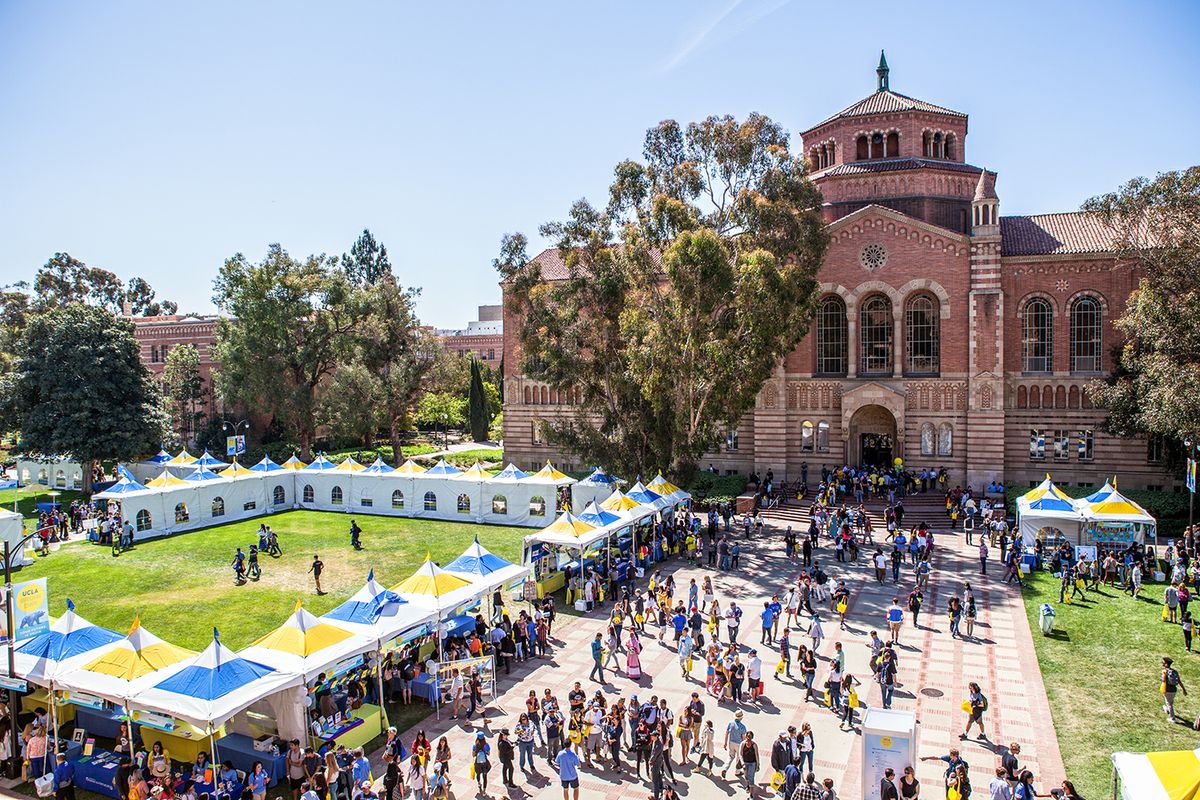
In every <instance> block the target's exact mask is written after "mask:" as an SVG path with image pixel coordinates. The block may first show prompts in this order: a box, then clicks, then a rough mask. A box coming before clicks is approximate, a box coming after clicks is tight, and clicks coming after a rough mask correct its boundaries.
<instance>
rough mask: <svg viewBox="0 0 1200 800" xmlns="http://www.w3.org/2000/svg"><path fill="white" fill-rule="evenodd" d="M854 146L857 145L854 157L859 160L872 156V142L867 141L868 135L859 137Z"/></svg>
mask: <svg viewBox="0 0 1200 800" xmlns="http://www.w3.org/2000/svg"><path fill="white" fill-rule="evenodd" d="M854 146H855V153H854V157H855V158H856V159H857V160H859V161H866V160H867V159H868V158H870V157H871V156H870V144H869V143H868V141H867V137H866V135H863V136H860V137H858V139H857V140H856V141H855V143H854Z"/></svg>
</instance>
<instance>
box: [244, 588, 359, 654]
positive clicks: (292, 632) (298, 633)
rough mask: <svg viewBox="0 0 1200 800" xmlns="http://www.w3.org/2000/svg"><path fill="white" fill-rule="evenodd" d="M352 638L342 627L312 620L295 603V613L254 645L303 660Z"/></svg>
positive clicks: (309, 614) (308, 614)
mask: <svg viewBox="0 0 1200 800" xmlns="http://www.w3.org/2000/svg"><path fill="white" fill-rule="evenodd" d="M352 635H353V634H352V633H350V631H348V630H346V629H345V628H340V627H338V626H337V625H332V624H330V623H328V622H324V621H323V620H320V619H318V618H317V617H314V616H313V615H312V614H311V613H309V612H308V611H306V610H305V609H304V608H303V607H302V606H301V605H300V603H299V602H297V603H296V610H295V611H294V612H293V613H292V615H291V616H290V617H288V620H287V622H285V623H283V624H282V625H280V626H279V627H278V628H276V629H275V630H273V631H271V632H270V633H268V634H267V635H266V636H264V637H262V638H261V639H259V640H258V641H256V642H255V643H254V646H255V647H265V648H267V649H268V650H278V651H279V652H281V653H289V654H291V655H294V656H300V657H302V658H305V657H308V656H310V655H312V654H313V653H316V652H318V651H320V650H324V649H325V648H326V647H329V646H330V645H334V644H337V643H338V642H340V641H343V640H345V639H349V638H350V637H351V636H352Z"/></svg>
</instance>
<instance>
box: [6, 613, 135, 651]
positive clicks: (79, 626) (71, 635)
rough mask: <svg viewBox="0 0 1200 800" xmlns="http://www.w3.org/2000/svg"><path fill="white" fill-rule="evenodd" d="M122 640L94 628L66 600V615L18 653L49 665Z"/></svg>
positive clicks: (117, 636)
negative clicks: (46, 662) (43, 660)
mask: <svg viewBox="0 0 1200 800" xmlns="http://www.w3.org/2000/svg"><path fill="white" fill-rule="evenodd" d="M124 638H125V637H124V636H122V635H121V634H119V633H117V632H116V631H110V630H109V629H108V628H101V627H99V626H97V625H93V624H92V623H90V622H88V621H87V620H86V619H84V618H83V617H81V616H79V615H77V614H76V613H75V604H74V603H72V602H71V601H70V600H67V613H65V614H63V615H62V616H61V617H59V618H58V619H57V620H56V621H55V622H54V624H53V625H52V626H51V627H50V630H49V631H47V632H46V633H41V634H38V635H37V636H34V637H33V638H32V639H30V640H29V641H27V642H24V643H22V644H21V645H20V646H18V647H17V652H18V653H21V654H23V655H27V656H30V657H32V658H38V659H45V660H46V661H50V662H59V661H64V660H66V659H68V658H71V657H72V656H77V655H79V654H81V653H87V652H89V651H91V650H95V649H96V648H98V647H103V646H105V645H107V644H112V643H113V642H115V641H118V640H120V639H124Z"/></svg>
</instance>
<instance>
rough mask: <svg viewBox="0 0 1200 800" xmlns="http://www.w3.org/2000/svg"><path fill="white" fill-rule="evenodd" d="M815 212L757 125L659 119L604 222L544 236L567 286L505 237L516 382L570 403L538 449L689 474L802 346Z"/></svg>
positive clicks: (576, 223) (759, 120)
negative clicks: (556, 392) (550, 446)
mask: <svg viewBox="0 0 1200 800" xmlns="http://www.w3.org/2000/svg"><path fill="white" fill-rule="evenodd" d="M820 207H821V196H820V193H819V192H818V191H817V189H816V187H815V186H814V185H813V184H812V182H811V181H810V180H809V179H808V176H807V174H806V170H805V165H804V161H803V159H802V158H800V157H798V156H795V155H793V154H792V153H791V151H790V150H789V149H788V137H787V134H786V133H785V132H784V131H783V129H782V128H780V127H779V126H778V125H776V124H775V123H774V122H772V121H771V120H770V119H768V118H767V117H764V116H761V115H758V114H752V115H751V116H750V117H749V118H747V119H746V120H745V121H743V122H739V121H737V120H735V119H733V118H732V117H709V118H708V119H705V120H703V121H701V122H697V123H692V124H690V125H688V126H686V127H683V126H681V125H679V124H678V123H677V122H675V121H673V120H668V121H666V122H662V123H660V124H659V125H657V126H656V127H654V128H652V129H650V131H648V132H647V134H646V138H645V143H644V147H643V159H642V161H640V162H637V161H632V160H630V161H624V162H622V163H620V164H618V165H617V167H616V170H615V177H614V180H613V183H612V186H611V188H610V190H609V202H608V205H607V207H606V208H603V209H601V208H596V207H594V206H592V205H591V204H589V203H588V202H587V201H585V200H581V201H578V202H576V203H575V204H574V206H572V208H571V210H570V212H569V214H568V216H567V218H566V219H565V220H564V221H561V222H552V223H549V224H547V225H544V226H542V229H541V233H542V234H543V236H546V237H547V238H549V239H550V240H552V241H554V242H555V243H556V244H557V246H558V248H559V252H560V253H561V255H562V257H563V259H564V261H565V263H566V266H567V270H568V277H567V279H566V280H562V281H555V282H545V281H543V280H542V276H541V274H540V270H539V269H538V267H537V265H536V262H530V261H529V259H528V257H527V254H526V240H525V237H524V236H522V235H520V234H516V235H510V236H506V237H505V239H504V241H503V242H502V244H501V252H500V256H499V257H498V258H497V259H496V260H495V262H494V264H495V267H496V269H497V270H498V271H499V273H500V275H501V277H502V279H503V280H504V281H505V282H506V283H507V292H506V294H507V297H508V303H509V306H510V308H509V310H510V311H511V312H513V313H514V314H515V315H516V316H517V317H518V318H520V319H523V320H524V324H523V325H522V328H521V331H520V334H519V335H520V344H521V349H522V352H523V354H524V358H523V363H522V365H521V369H522V371H523V372H524V374H525V375H526V376H528V377H531V378H533V379H535V380H540V381H545V382H547V383H549V384H550V385H552V386H554V387H556V388H558V389H569V388H573V387H578V388H579V389H580V390H581V392H582V397H583V402H582V404H581V405H580V406H578V407H577V413H576V414H575V415H574V417H573V418H571V419H569V420H567V421H565V422H557V423H551V424H550V425H549V426H548V429H547V435H548V437H549V438H550V439H551V440H552V441H554V442H556V443H558V444H560V445H563V446H565V447H567V448H568V449H570V450H572V451H573V452H575V453H577V454H579V455H580V456H581V457H582V458H583V459H584V460H585V461H586V462H588V463H595V464H601V465H604V466H606V467H608V468H611V469H617V470H620V471H622V472H623V474H638V473H642V474H646V473H652V472H653V471H654V470H656V469H669V470H672V471H673V472H675V473H677V474H679V473H686V472H689V471H691V470H692V469H694V465H695V463H696V461H697V459H698V458H699V457H700V456H701V455H702V454H703V453H704V452H706V451H707V450H710V449H711V448H712V447H714V446H715V445H716V444H717V442H718V441H719V440H720V436H721V435H722V433H723V431H724V430H725V429H726V427H727V426H729V425H732V424H735V423H736V422H737V421H738V420H739V419H740V418H741V417H742V416H743V415H744V414H745V413H747V412H748V411H750V410H751V409H752V408H753V406H754V402H755V398H756V396H757V393H758V391H759V389H760V388H761V386H762V384H763V382H764V381H765V380H766V379H767V378H768V377H769V376H770V374H771V372H772V370H773V369H774V368H775V367H776V366H777V365H778V363H779V361H780V360H781V359H782V358H783V357H784V356H785V355H786V354H787V353H788V352H790V351H791V350H792V349H793V348H795V346H796V345H797V344H798V343H799V342H800V339H801V338H802V337H803V336H804V335H805V333H806V332H807V331H808V326H809V321H810V319H811V316H812V303H813V300H814V296H815V293H816V288H817V284H816V280H815V275H816V272H817V269H818V268H819V266H820V263H821V259H822V257H823V255H824V253H825V248H826V245H827V237H826V233H825V230H824V225H823V222H822V219H821V215H820Z"/></svg>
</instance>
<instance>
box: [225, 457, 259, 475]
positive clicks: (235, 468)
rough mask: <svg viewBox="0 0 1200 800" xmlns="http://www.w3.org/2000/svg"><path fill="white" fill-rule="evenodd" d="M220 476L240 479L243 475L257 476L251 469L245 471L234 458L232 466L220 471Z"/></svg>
mask: <svg viewBox="0 0 1200 800" xmlns="http://www.w3.org/2000/svg"><path fill="white" fill-rule="evenodd" d="M220 474H221V477H222V478H240V477H242V476H243V475H257V474H258V473H257V472H255V471H254V470H252V469H246V468H245V467H243V466H242V465H241V464H239V463H238V462H237V459H236V458H235V459H234V460H233V463H232V464H230V465H229V466H228V467H226V468H225V469H223V470H221V473H220Z"/></svg>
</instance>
